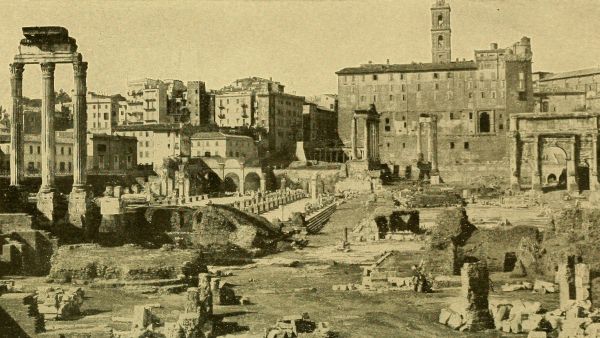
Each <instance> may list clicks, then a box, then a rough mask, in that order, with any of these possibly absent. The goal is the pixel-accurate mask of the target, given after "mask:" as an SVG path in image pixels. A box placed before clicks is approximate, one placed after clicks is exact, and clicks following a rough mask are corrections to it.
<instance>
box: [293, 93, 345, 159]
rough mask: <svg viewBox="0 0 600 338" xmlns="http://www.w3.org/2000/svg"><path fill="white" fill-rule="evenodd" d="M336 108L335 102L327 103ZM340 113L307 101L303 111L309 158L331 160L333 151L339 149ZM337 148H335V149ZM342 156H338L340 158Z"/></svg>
mask: <svg viewBox="0 0 600 338" xmlns="http://www.w3.org/2000/svg"><path fill="white" fill-rule="evenodd" d="M327 106H328V107H333V108H335V104H331V105H329V104H327ZM337 128H338V115H337V111H335V110H330V109H328V108H325V107H323V106H321V105H317V104H316V103H310V102H306V103H305V104H304V106H303V111H302V136H303V140H302V141H303V145H304V151H305V153H306V157H307V159H310V160H329V155H330V153H331V152H332V151H335V152H337V151H339V144H338V140H339V138H338V132H337V130H338V129H337ZM334 149H335V150H334ZM340 158H341V157H340V156H338V159H340Z"/></svg>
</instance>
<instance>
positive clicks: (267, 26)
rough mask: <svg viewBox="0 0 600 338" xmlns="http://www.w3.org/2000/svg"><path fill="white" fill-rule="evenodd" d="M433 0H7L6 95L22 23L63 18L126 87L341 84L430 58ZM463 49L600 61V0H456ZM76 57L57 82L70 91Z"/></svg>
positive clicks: (114, 85) (333, 88)
mask: <svg viewBox="0 0 600 338" xmlns="http://www.w3.org/2000/svg"><path fill="white" fill-rule="evenodd" d="M433 2H434V1H433V0H393V1H236V2H222V1H208V2H200V1H182V0H181V1H64V2H60V1H44V2H35V1H29V2H25V1H20V2H9V1H8V0H0V5H1V6H2V12H3V15H2V19H1V20H0V32H2V34H0V66H1V65H2V64H3V65H4V66H3V67H0V70H1V71H0V103H2V104H4V105H6V104H7V103H8V102H10V82H9V76H10V73H9V70H8V64H9V63H10V62H11V60H12V57H13V56H14V54H15V53H16V51H17V46H18V44H19V40H20V39H21V38H22V32H21V27H23V26H44V25H58V26H64V27H66V28H67V29H68V30H69V33H70V35H71V36H72V37H74V38H75V39H77V44H78V45H79V51H80V52H81V53H82V54H83V57H84V59H85V60H87V61H88V62H89V70H88V90H91V91H96V92H103V93H108V94H113V93H125V92H126V88H127V80H128V79H129V80H131V79H136V78H143V77H150V78H160V79H168V78H175V79H181V80H184V81H187V80H202V81H205V82H206V84H207V86H208V88H212V89H218V88H221V87H222V86H224V85H226V84H228V83H230V82H232V81H233V80H235V79H236V78H241V77H246V76H260V77H265V78H269V77H272V78H273V79H274V80H277V81H280V82H282V83H283V84H285V85H286V91H287V92H289V93H296V94H298V95H312V94H317V93H336V92H337V82H336V76H335V74H334V73H335V71H337V70H339V69H341V68H344V67H350V66H357V65H359V64H361V63H366V62H368V61H369V60H372V61H373V62H376V63H377V62H379V63H384V62H386V59H390V62H391V63H410V62H411V61H416V62H430V60H431V54H430V46H431V42H430V31H429V29H430V11H429V8H430V7H431V4H432V3H433ZM449 2H450V4H451V6H452V19H451V23H452V57H453V59H454V58H457V57H459V58H461V59H462V58H467V59H472V58H473V50H474V49H479V48H487V47H488V46H489V44H490V43H491V42H497V43H499V45H500V46H508V45H511V44H512V43H513V42H516V41H518V40H519V39H520V38H521V37H522V36H529V37H531V39H532V48H533V55H534V56H533V57H534V65H533V68H534V71H536V70H545V71H566V70H572V69H580V68H588V67H596V66H598V65H599V64H600V24H598V18H599V17H600V1H598V0H545V1H542V0H453V1H452V0H451V1H449ZM72 75H73V71H72V68H71V66H65V65H63V66H60V67H57V70H56V77H57V80H56V88H57V89H58V88H64V89H66V90H71V89H72V87H73V84H72V82H73V80H72ZM24 76H25V85H24V95H26V96H30V97H39V95H40V91H41V90H40V89H41V78H40V70H39V66H33V65H31V66H27V67H26V69H25V73H24Z"/></svg>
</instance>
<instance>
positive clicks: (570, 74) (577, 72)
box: [540, 67, 600, 82]
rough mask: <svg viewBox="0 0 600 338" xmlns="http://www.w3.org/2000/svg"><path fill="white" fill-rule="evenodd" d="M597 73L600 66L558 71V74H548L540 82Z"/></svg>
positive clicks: (599, 72) (599, 71)
mask: <svg viewBox="0 0 600 338" xmlns="http://www.w3.org/2000/svg"><path fill="white" fill-rule="evenodd" d="M596 74H600V67H595V68H587V69H580V70H573V71H570V72H564V73H556V74H552V75H548V76H546V77H545V78H543V79H540V82H545V81H552V80H559V79H567V78H570V77H580V76H590V75H596Z"/></svg>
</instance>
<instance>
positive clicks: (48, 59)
mask: <svg viewBox="0 0 600 338" xmlns="http://www.w3.org/2000/svg"><path fill="white" fill-rule="evenodd" d="M23 35H24V36H25V38H24V39H22V40H21V42H20V44H19V51H18V53H17V54H16V55H15V57H14V60H13V63H11V64H10V72H11V87H12V103H13V104H12V113H11V119H12V121H11V128H10V134H11V152H10V185H11V187H13V188H14V189H17V190H18V189H19V186H20V185H21V183H22V180H23V171H24V169H25V168H24V161H23V153H24V150H23V124H22V121H23V109H22V100H23V71H24V68H25V65H36V64H37V65H39V66H40V67H41V70H42V109H41V115H42V116H41V121H42V130H41V155H42V163H41V169H42V170H41V171H42V184H41V186H40V190H39V192H38V194H37V208H38V210H39V211H40V213H41V214H42V215H44V216H45V217H46V218H47V219H48V221H50V222H55V221H56V220H57V219H56V206H57V205H56V204H57V201H56V198H57V196H56V193H55V190H56V187H55V183H54V171H55V155H56V154H55V152H56V144H55V132H54V70H55V68H56V64H71V65H72V66H73V72H74V95H73V139H74V140H73V188H72V191H71V194H70V195H69V215H68V216H69V221H70V222H71V223H73V224H74V225H77V226H80V227H81V226H82V225H83V224H82V222H83V219H84V217H85V212H86V205H87V199H88V194H87V189H86V176H85V167H86V157H87V149H86V134H87V131H86V128H87V127H86V125H87V123H86V118H87V113H86V109H87V105H86V102H85V95H86V91H87V85H86V78H87V62H84V61H83V58H82V56H81V54H80V53H78V52H77V44H76V42H75V39H73V38H72V37H69V32H68V31H67V29H66V28H64V27H58V26H48V27H23Z"/></svg>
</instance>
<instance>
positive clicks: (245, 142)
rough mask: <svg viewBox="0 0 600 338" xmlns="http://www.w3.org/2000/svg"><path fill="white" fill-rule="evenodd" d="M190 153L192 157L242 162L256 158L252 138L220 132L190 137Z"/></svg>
mask: <svg viewBox="0 0 600 338" xmlns="http://www.w3.org/2000/svg"><path fill="white" fill-rule="evenodd" d="M191 152H192V156H193V157H213V156H220V157H229V158H238V159H242V160H255V159H257V158H258V151H257V149H256V145H255V143H254V139H252V137H250V136H243V135H233V134H225V133H221V132H199V133H196V134H194V135H192V137H191Z"/></svg>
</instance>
